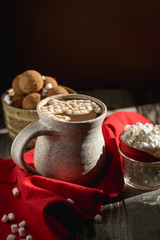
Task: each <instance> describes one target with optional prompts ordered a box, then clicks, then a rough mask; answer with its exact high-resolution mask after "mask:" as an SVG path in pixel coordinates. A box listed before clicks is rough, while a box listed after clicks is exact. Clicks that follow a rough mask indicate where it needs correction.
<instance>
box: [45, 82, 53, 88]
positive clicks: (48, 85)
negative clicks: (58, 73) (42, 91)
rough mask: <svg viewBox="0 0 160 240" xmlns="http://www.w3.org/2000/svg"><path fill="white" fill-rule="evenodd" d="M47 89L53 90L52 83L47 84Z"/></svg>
mask: <svg viewBox="0 0 160 240" xmlns="http://www.w3.org/2000/svg"><path fill="white" fill-rule="evenodd" d="M45 88H47V89H52V88H53V86H52V83H47V84H46V85H45Z"/></svg>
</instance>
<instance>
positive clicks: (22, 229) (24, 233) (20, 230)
mask: <svg viewBox="0 0 160 240" xmlns="http://www.w3.org/2000/svg"><path fill="white" fill-rule="evenodd" d="M18 233H19V236H20V237H25V236H26V231H25V228H24V227H20V228H19V229H18Z"/></svg>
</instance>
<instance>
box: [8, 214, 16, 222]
mask: <svg viewBox="0 0 160 240" xmlns="http://www.w3.org/2000/svg"><path fill="white" fill-rule="evenodd" d="M8 218H9V220H10V221H14V220H15V219H16V217H15V215H14V213H9V214H8Z"/></svg>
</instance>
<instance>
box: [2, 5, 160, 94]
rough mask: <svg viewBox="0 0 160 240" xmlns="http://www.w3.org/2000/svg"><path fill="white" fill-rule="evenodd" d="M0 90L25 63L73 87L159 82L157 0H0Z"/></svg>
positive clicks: (159, 59)
mask: <svg viewBox="0 0 160 240" xmlns="http://www.w3.org/2000/svg"><path fill="white" fill-rule="evenodd" d="M1 25H2V26H1V62H2V63H1V83H2V82H3V85H1V89H0V91H1V93H2V92H3V91H5V90H6V89H7V88H9V87H10V86H11V81H12V79H13V78H14V77H15V76H16V75H18V74H19V73H22V72H23V71H25V70H28V69H34V70H37V71H39V72H40V73H41V74H43V75H50V76H54V77H56V79H57V81H58V82H59V83H60V84H62V85H66V86H69V87H71V88H74V89H91V88H97V87H105V88H112V87H114V88H117V87H128V88H134V87H136V86H137V87H142V88H143V87H150V86H152V87H153V86H155V87H156V88H157V86H159V82H160V80H159V79H160V67H159V65H160V1H159V0H155V1H147V0H145V1H142V0H141V1H139V0H138V1H136V0H129V1H128V0H125V1H120V0H117V1H116V0H112V1H108V0H85V1H83V0H79V1H76V0H75V1H69V0H65V1H61V0H57V1H54V0H50V1H49V0H45V1H41V0H39V1H37V0H32V1H30V0H27V1H17V0H14V1H7V0H6V1H1Z"/></svg>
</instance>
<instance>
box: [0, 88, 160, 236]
mask: <svg viewBox="0 0 160 240" xmlns="http://www.w3.org/2000/svg"><path fill="white" fill-rule="evenodd" d="M79 93H83V94H88V95H91V96H94V97H97V98H99V99H101V100H102V101H103V102H104V103H105V104H106V105H107V107H108V114H112V113H113V112H115V111H117V109H118V110H119V109H125V110H126V111H137V112H139V113H141V114H143V115H144V116H146V117H148V118H149V119H150V120H151V121H152V122H153V123H157V124H160V103H159V102H160V97H159V96H160V94H158V93H159V89H155V90H154V91H153V90H152V89H146V90H145V91H144V90H140V89H138V90H137V89H136V90H135V89H96V90H88V91H87V90H85V91H79ZM142 96H143V98H142ZM11 144H12V140H11V139H10V138H9V136H8V132H7V129H6V128H5V125H4V121H3V112H2V107H1V108H0V157H4V158H8V157H10V147H11ZM101 214H102V216H103V219H102V221H101V223H92V224H90V225H89V226H88V225H87V226H85V225H83V226H78V228H77V229H73V239H77V240H78V239H79V240H80V239H81V240H84V239H86V240H123V239H124V240H143V239H144V240H159V239H160V189H159V190H154V191H142V190H139V189H134V188H131V187H129V186H125V187H124V189H123V191H122V193H121V194H120V195H119V196H118V197H117V198H116V199H113V200H112V202H109V203H107V204H106V205H104V206H103V208H102V212H101Z"/></svg>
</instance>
